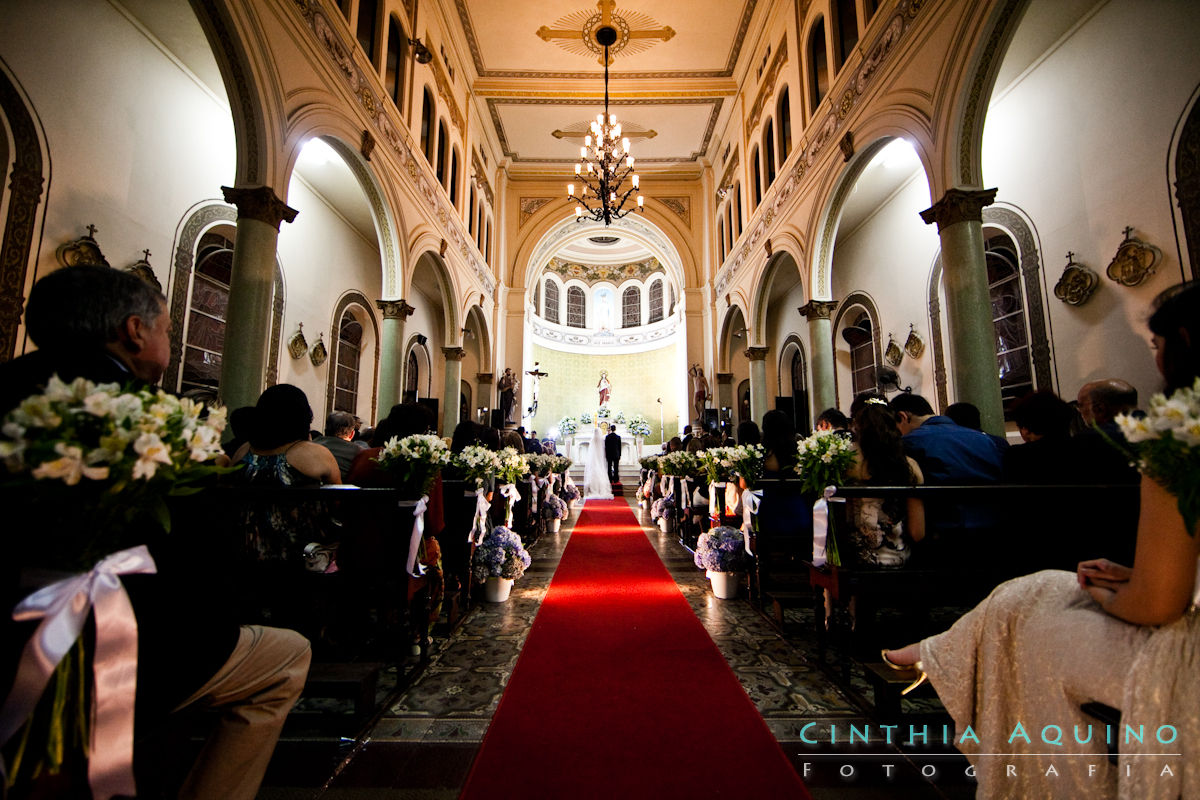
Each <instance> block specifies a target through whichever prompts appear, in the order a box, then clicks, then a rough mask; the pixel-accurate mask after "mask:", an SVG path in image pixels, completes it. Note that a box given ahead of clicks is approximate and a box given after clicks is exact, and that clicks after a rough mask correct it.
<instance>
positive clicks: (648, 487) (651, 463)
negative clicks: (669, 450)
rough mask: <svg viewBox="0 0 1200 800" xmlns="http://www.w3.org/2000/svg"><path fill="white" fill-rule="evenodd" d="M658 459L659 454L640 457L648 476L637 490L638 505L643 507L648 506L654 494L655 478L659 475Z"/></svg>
mask: <svg viewBox="0 0 1200 800" xmlns="http://www.w3.org/2000/svg"><path fill="white" fill-rule="evenodd" d="M658 459H659V456H645V457H643V458H639V459H638V463H639V464H641V466H642V469H643V470H645V473H644V474H645V476H646V480H645V481H643V482H641V483H640V484H638V488H637V491H636V492H635V495H636V497H637V501H638V506H639V507H641V508H646V506H647V505H648V504H649V503H650V500H651V498H652V497H653V495H654V479H655V478H656V477H657V476H658Z"/></svg>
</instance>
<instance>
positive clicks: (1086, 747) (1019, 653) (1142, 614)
mask: <svg viewBox="0 0 1200 800" xmlns="http://www.w3.org/2000/svg"><path fill="white" fill-rule="evenodd" d="M1156 307H1157V310H1156V311H1155V312H1154V314H1153V316H1152V317H1151V318H1150V330H1151V332H1152V333H1153V334H1154V336H1153V341H1154V347H1155V350H1156V361H1157V364H1158V368H1159V371H1160V372H1161V373H1162V374H1163V377H1164V378H1165V379H1166V384H1167V387H1166V388H1167V393H1168V394H1170V393H1171V392H1173V391H1175V390H1176V389H1180V388H1186V387H1191V386H1192V385H1193V383H1194V382H1195V380H1196V378H1197V376H1198V375H1200V283H1198V282H1195V281H1193V282H1191V283H1188V284H1184V285H1183V286H1180V287H1175V289H1173V290H1169V291H1168V292H1164V294H1163V295H1161V296H1160V297H1159V298H1158V300H1156ZM1195 447H1196V446H1195V445H1193V447H1192V451H1191V452H1192V458H1193V459H1194V458H1195ZM1193 463H1194V461H1193ZM1185 472H1186V470H1185ZM1168 478H1169V479H1172V480H1175V481H1176V484H1175V485H1176V486H1178V483H1179V481H1180V478H1179V475H1178V474H1174V475H1170V476H1168ZM1183 482H1184V483H1186V484H1187V486H1186V487H1185V488H1184V490H1183V492H1182V493H1181V494H1183V495H1184V496H1186V494H1187V492H1188V491H1189V490H1190V491H1191V492H1195V491H1197V488H1198V487H1197V486H1196V483H1197V476H1196V475H1195V474H1191V475H1190V476H1189V477H1187V478H1184V479H1183ZM1178 500H1179V498H1177V497H1176V496H1174V495H1173V494H1171V493H1170V492H1169V491H1168V490H1167V489H1166V488H1165V487H1164V486H1163V485H1162V484H1160V483H1159V482H1158V481H1156V480H1155V479H1154V478H1151V477H1149V476H1147V475H1143V477H1142V481H1141V512H1140V517H1139V519H1138V540H1137V550H1136V554H1135V556H1134V562H1133V567H1132V568H1130V567H1126V566H1123V565H1120V564H1116V563H1113V562H1110V561H1107V560H1103V559H1097V560H1091V561H1083V562H1081V563H1080V564H1079V566H1078V569H1077V571H1076V573H1075V574H1072V573H1070V572H1062V571H1055V570H1049V571H1045V572H1038V573H1035V574H1033V575H1028V576H1026V577H1024V578H1018V579H1016V580H1013V581H1009V582H1007V583H1005V584H1002V585H1001V586H999V587H997V588H996V590H995V591H994V592H992V594H991V595H990V596H989V597H988V598H987V599H986V600H984V601H983V602H982V603H981V604H980V605H979V606H977V607H976V608H975V609H973V610H972V611H970V612H969V613H967V614H966V615H965V616H964V617H962V619H960V620H959V621H958V622H956V623H955V624H954V625H953V626H952V627H951V628H950V629H949V630H948V631H946V632H945V633H941V634H938V635H937V636H933V637H931V638H929V639H925V640H924V641H922V642H919V643H917V644H911V645H908V646H907V647H904V648H902V649H900V650H894V651H890V652H887V651H885V653H884V657H885V659H886V660H887V661H890V662H892V663H893V664H894V665H913V664H916V667H917V668H916V669H914V674H916V673H918V672H919V671H920V670H923V671H924V673H925V674H927V675H928V678H929V680H930V682H931V683H932V684H933V686H934V688H935V689H936V690H937V692H938V696H939V697H940V698H941V700H942V702H943V703H944V704H945V706H946V708H947V710H948V711H949V712H950V714H951V716H953V717H954V722H955V727H956V734H955V736H956V742H955V743H956V744H957V745H958V747H959V749H960V750H962V751H963V753H964V754H966V756H967V758H968V759H969V760H970V761H971V763H972V764H973V765H974V767H975V769H976V776H977V779H978V781H979V787H978V794H979V796H980V797H1039V798H1044V797H1063V798H1074V797H1089V798H1092V797H1114V796H1118V795H1119V796H1120V797H1122V798H1138V799H1139V800H1141V798H1176V797H1181V796H1182V797H1185V798H1187V797H1200V612H1198V611H1197V608H1196V601H1197V558H1200V531H1197V530H1195V529H1192V530H1189V529H1188V525H1187V524H1186V523H1185V522H1184V518H1183V516H1182V514H1181V512H1180V510H1179V502H1178ZM1031 512H1032V513H1036V510H1034V509H1031ZM1016 535H1018V536H1019V532H1017V534H1016ZM1025 546H1027V547H1038V546H1039V545H1038V543H1037V542H1027V543H1026V544H1025ZM921 677H924V674H923V675H922V676H921ZM1089 701H1098V702H1101V703H1104V704H1106V705H1109V706H1113V707H1115V708H1118V709H1120V711H1121V715H1122V718H1121V724H1120V726H1119V727H1117V728H1116V729H1115V730H1112V731H1111V732H1110V731H1108V730H1106V726H1105V725H1104V724H1103V723H1100V722H1099V721H1097V720H1096V719H1094V718H1092V717H1090V716H1087V715H1086V714H1084V713H1083V712H1082V711H1081V710H1080V704H1082V703H1087V702H1089ZM1109 735H1111V736H1112V738H1113V740H1114V741H1115V742H1116V743H1117V744H1118V746H1119V748H1120V752H1121V755H1120V760H1119V762H1118V765H1117V766H1116V767H1114V766H1112V765H1111V764H1109V762H1108V759H1107V758H1106V746H1105V740H1106V738H1108V737H1109ZM1138 736H1140V737H1141V741H1138V738H1137V737H1138ZM1060 737H1061V738H1060ZM1056 742H1057V743H1056ZM1014 753H1015V754H1021V755H1020V756H1013V755H1011V754H1014ZM993 754H1003V755H993ZM1147 754H1151V755H1147Z"/></svg>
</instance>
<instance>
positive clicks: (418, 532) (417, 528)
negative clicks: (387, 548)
mask: <svg viewBox="0 0 1200 800" xmlns="http://www.w3.org/2000/svg"><path fill="white" fill-rule="evenodd" d="M409 502H411V501H401V503H400V506H401V507H404V506H406V505H407V504H408V503H409ZM427 508H429V495H427V494H423V495H421V499H420V500H418V501H417V502H416V504H415V505H414V506H413V527H412V536H411V537H409V540H408V564H407V566H405V569H406V570H407V571H408V574H409V575H412V576H413V577H414V578H419V577H421V576H422V575H424V574H425V566H424V565H423V564H420V563H418V562H417V551H418V550H419V549H420V547H421V539H422V538H424V536H425V509H427Z"/></svg>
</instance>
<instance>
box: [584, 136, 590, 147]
mask: <svg viewBox="0 0 1200 800" xmlns="http://www.w3.org/2000/svg"><path fill="white" fill-rule="evenodd" d="M583 146H584V147H591V146H592V137H591V136H584V137H583Z"/></svg>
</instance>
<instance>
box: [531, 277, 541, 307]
mask: <svg viewBox="0 0 1200 800" xmlns="http://www.w3.org/2000/svg"><path fill="white" fill-rule="evenodd" d="M541 308H542V284H541V281H538V282H537V283H535V284H534V285H533V310H534V313H537V312H538V311H540V310H541Z"/></svg>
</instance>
